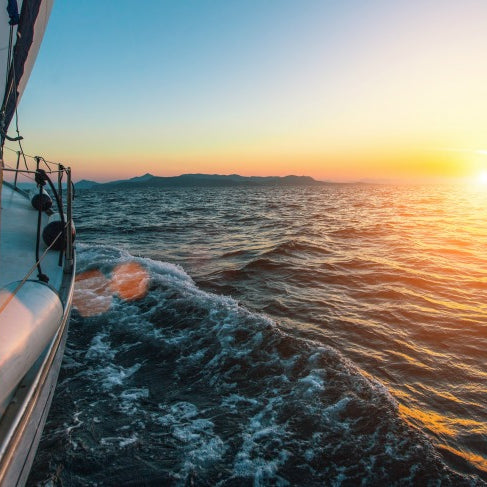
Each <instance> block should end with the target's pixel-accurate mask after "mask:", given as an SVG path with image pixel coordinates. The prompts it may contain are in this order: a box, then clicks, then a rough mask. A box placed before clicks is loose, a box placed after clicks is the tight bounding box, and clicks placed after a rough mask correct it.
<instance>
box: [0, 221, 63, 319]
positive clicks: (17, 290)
mask: <svg viewBox="0 0 487 487" xmlns="http://www.w3.org/2000/svg"><path fill="white" fill-rule="evenodd" d="M67 226H68V223H66V227H65V228H64V230H66V228H67ZM61 235H62V232H59V233H58V234H57V236H56V238H55V239H54V240H53V242H52V243H51V245H49V247H47V249H46V250H44V252H43V254H42V255H41V256H40V258H39V260H38V261H37V262H35V263H34V265H33V266H32V267H31V268H30V270H29V271H28V272H27V274H26V275H25V276H24V278H23V279H22V280H21V281H20V282H19V284H18V285H17V287H16V288H15V289H14V290H13V291H12V294H11V295H10V296H9V297H8V298H7V300H6V301H5V302H4V303H3V304H2V305H1V306H0V313H2V312H3V310H4V309H5V308H6V307H7V306H8V304H9V303H10V301H12V299H14V297H15V295H16V294H17V293H18V292H19V291H20V288H21V287H22V286H23V285H24V284H25V283H26V282H27V279H29V277H30V276H31V275H32V273H33V272H34V271H35V270H36V269H37V266H38V264H40V263H41V262H42V261H43V260H44V258H45V257H46V254H47V252H48V251H49V250H51V248H52V247H53V245H54V244H55V243H56V242H57V241H58V240H59V237H61Z"/></svg>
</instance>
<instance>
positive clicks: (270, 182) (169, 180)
mask: <svg viewBox="0 0 487 487" xmlns="http://www.w3.org/2000/svg"><path fill="white" fill-rule="evenodd" d="M323 184H329V183H325V182H323V181H317V180H316V179H313V178H312V177H310V176H283V177H279V176H249V177H247V176H239V175H238V174H231V175H229V176H222V175H219V174H182V175H181V176H173V177H160V176H153V175H152V174H144V175H143V176H137V177H134V178H131V179H122V180H118V181H111V182H109V183H97V182H95V181H87V180H86V179H83V180H81V181H79V182H77V183H76V184H75V186H76V188H77V189H95V190H109V189H123V188H126V189H130V188H146V187H166V188H176V187H242V186H318V185H323Z"/></svg>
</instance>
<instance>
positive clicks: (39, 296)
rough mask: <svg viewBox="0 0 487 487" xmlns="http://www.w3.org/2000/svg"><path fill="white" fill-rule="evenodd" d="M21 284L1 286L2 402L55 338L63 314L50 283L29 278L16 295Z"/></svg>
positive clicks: (0, 399) (0, 368) (0, 348)
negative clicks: (14, 292) (16, 289)
mask: <svg viewBox="0 0 487 487" xmlns="http://www.w3.org/2000/svg"><path fill="white" fill-rule="evenodd" d="M18 284H19V283H18V282H13V283H11V284H9V285H8V286H6V287H5V288H3V289H1V290H0V309H1V310H2V311H0V405H2V403H3V402H4V401H5V400H6V399H7V397H8V396H9V395H10V394H11V393H12V392H13V391H14V389H15V388H16V387H17V385H18V384H19V382H20V380H21V379H22V377H24V375H25V374H26V373H27V371H28V370H29V369H30V368H31V367H32V366H33V365H34V363H35V361H36V360H37V359H38V358H39V356H40V355H41V353H42V352H43V351H44V349H45V348H46V346H47V345H48V344H49V342H50V341H51V340H52V338H53V337H54V335H55V333H56V331H57V329H58V327H59V324H60V323H61V320H62V317H63V305H62V303H61V300H60V299H59V296H58V295H57V294H56V293H55V292H54V291H53V290H52V289H51V288H50V287H49V286H47V285H46V284H44V283H42V282H39V281H27V282H25V283H24V285H23V286H22V287H21V288H20V289H19V290H18V292H17V293H16V294H15V295H13V291H14V290H15V288H16V287H17V286H18ZM5 303H7V304H6V305H5Z"/></svg>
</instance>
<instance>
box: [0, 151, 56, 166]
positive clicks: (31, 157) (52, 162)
mask: <svg viewBox="0 0 487 487" xmlns="http://www.w3.org/2000/svg"><path fill="white" fill-rule="evenodd" d="M4 148H5V149H7V150H9V151H10V152H17V149H12V148H11V147H7V146H5V147H4ZM24 155H25V156H26V157H29V158H30V159H34V160H35V158H36V157H37V156H31V155H30V154H25V153H24ZM42 159H43V160H44V161H45V162H48V163H49V164H56V165H57V166H62V165H63V164H62V163H60V162H54V161H47V160H46V159H44V158H42Z"/></svg>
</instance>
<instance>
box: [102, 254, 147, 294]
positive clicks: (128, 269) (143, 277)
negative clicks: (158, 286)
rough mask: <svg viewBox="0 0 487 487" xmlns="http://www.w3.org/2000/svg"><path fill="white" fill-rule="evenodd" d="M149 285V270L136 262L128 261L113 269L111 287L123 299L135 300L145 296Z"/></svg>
mask: <svg viewBox="0 0 487 487" xmlns="http://www.w3.org/2000/svg"><path fill="white" fill-rule="evenodd" d="M148 285H149V274H148V272H147V271H146V270H145V269H144V268H143V267H142V266H141V265H140V264H137V263H136V262H126V263H124V264H120V265H118V266H117V267H115V269H113V272H112V280H111V282H110V288H111V290H112V292H113V293H114V294H118V296H119V297H120V298H121V299H125V300H126V301H133V300H136V299H141V298H143V297H144V296H145V295H146V294H147V288H148Z"/></svg>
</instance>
